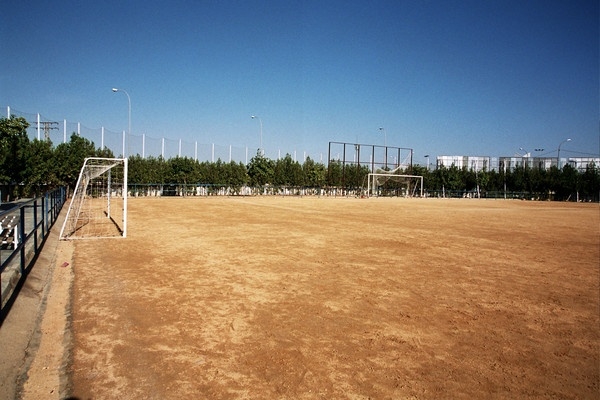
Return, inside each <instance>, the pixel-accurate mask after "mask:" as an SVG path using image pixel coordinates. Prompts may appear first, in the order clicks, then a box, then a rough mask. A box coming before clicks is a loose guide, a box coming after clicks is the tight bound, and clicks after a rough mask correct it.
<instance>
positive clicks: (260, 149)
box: [250, 115, 263, 156]
mask: <svg viewBox="0 0 600 400" xmlns="http://www.w3.org/2000/svg"><path fill="white" fill-rule="evenodd" d="M250 118H252V119H258V122H259V123H260V147H259V148H258V151H260V155H261V156H262V155H263V150H262V147H263V146H262V120H261V119H260V117H257V116H256V115H252V116H251V117H250Z"/></svg>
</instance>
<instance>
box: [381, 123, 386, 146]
mask: <svg viewBox="0 0 600 400" xmlns="http://www.w3.org/2000/svg"><path fill="white" fill-rule="evenodd" d="M379 130H380V131H383V145H384V146H386V147H387V134H386V133H385V129H383V127H380V128H379Z"/></svg>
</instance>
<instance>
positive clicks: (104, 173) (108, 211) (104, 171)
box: [60, 157, 127, 239]
mask: <svg viewBox="0 0 600 400" xmlns="http://www.w3.org/2000/svg"><path fill="white" fill-rule="evenodd" d="M119 237H122V238H124V237H127V159H126V158H101V157H90V158H86V159H85V161H84V163H83V167H82V168H81V172H80V173H79V179H78V180H77V185H76V187H75V191H74V192H73V196H72V197H71V202H70V203H69V209H68V210H67V216H66V217H65V221H64V223H63V226H62V229H61V231H60V238H61V239H99V238H119Z"/></svg>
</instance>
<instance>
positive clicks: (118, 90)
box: [112, 88, 131, 157]
mask: <svg viewBox="0 0 600 400" xmlns="http://www.w3.org/2000/svg"><path fill="white" fill-rule="evenodd" d="M112 91H113V92H115V93H116V92H123V93H125V94H126V95H127V103H128V104H129V114H128V115H129V123H128V131H127V153H129V136H131V97H129V93H127V91H126V90H123V89H117V88H113V89H112ZM124 151H125V149H123V152H124ZM125 157H127V154H125Z"/></svg>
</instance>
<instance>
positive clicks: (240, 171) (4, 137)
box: [0, 117, 600, 201]
mask: <svg viewBox="0 0 600 400" xmlns="http://www.w3.org/2000/svg"><path fill="white" fill-rule="evenodd" d="M28 126H29V124H28V123H27V121H26V120H25V119H24V118H17V117H12V118H9V119H7V118H0V184H3V186H4V188H5V189H4V190H3V193H2V195H3V197H4V198H7V197H9V196H11V197H12V198H14V197H28V196H33V195H38V194H40V193H42V192H44V191H46V190H48V189H52V188H54V187H57V186H60V185H67V186H69V187H71V188H73V187H74V186H75V184H76V182H77V178H78V175H79V171H80V169H81V166H82V165H83V160H84V159H85V158H86V157H114V155H113V154H112V152H111V151H110V150H108V149H98V148H96V147H95V145H94V143H93V142H90V141H89V140H87V139H85V138H82V137H80V136H78V135H77V134H76V133H73V134H72V136H71V138H70V140H69V142H67V143H61V144H59V145H58V146H53V144H52V143H51V142H50V141H47V140H30V139H29V138H28V136H27V127H28ZM369 172H370V169H369V167H368V166H365V165H360V166H358V165H356V164H354V165H348V164H346V165H344V164H342V163H341V162H339V161H335V160H332V161H330V162H329V163H328V165H327V166H325V165H324V164H322V163H318V162H315V161H314V160H312V159H310V158H307V159H306V160H305V161H304V162H303V163H302V164H300V163H299V162H297V161H295V160H293V159H292V157H291V156H290V155H289V154H288V155H286V156H285V157H284V158H282V159H278V160H271V159H269V158H266V157H264V156H263V155H262V154H261V153H260V152H257V154H256V156H255V157H253V158H252V159H251V160H250V163H249V164H248V165H245V164H243V163H236V162H229V163H226V162H223V161H221V160H217V161H216V162H207V161H203V162H199V161H196V160H193V159H191V158H187V157H185V158H181V157H176V158H171V159H167V160H165V159H163V158H161V157H158V158H156V157H149V158H142V157H141V156H139V155H135V156H131V157H129V184H132V185H150V184H152V185H157V184H175V185H214V186H229V187H234V188H239V187H242V186H253V187H261V186H265V185H270V186H276V187H288V188H291V187H293V188H300V187H312V188H325V187H328V188H332V187H336V188H345V189H350V190H353V192H355V193H357V192H358V191H359V190H360V189H361V188H365V187H366V185H367V175H368V174H369ZM404 173H406V174H411V175H420V176H423V183H424V189H425V191H426V192H428V193H429V194H433V195H444V196H446V195H454V196H456V195H459V196H464V195H465V194H473V195H478V196H486V195H490V194H494V195H496V196H497V195H498V194H502V193H514V192H518V193H520V195H522V196H526V197H536V198H544V199H545V198H552V199H557V200H566V199H569V198H570V199H576V198H579V199H586V200H593V201H598V200H599V195H600V171H599V169H598V168H597V167H596V166H595V165H593V164H592V165H590V166H588V168H587V169H586V170H585V171H584V172H580V171H577V170H576V169H574V168H573V167H572V166H570V165H565V166H564V167H563V168H562V169H558V168H556V167H552V168H550V169H549V170H545V169H540V168H528V167H517V168H515V169H513V170H509V171H506V172H504V171H475V170H473V169H467V168H466V167H465V168H462V169H461V168H457V167H456V166H454V165H453V166H451V167H449V168H447V167H443V166H441V167H439V168H436V169H435V170H433V171H429V170H428V169H427V168H426V167H423V166H420V165H415V166H413V167H412V168H411V170H410V171H404Z"/></svg>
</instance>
